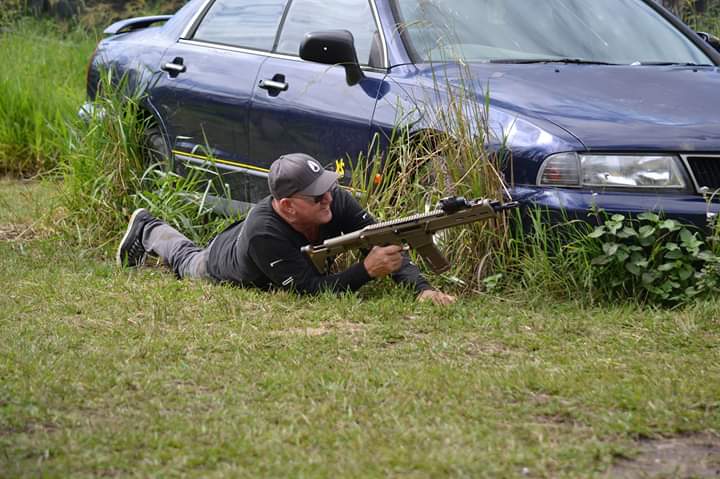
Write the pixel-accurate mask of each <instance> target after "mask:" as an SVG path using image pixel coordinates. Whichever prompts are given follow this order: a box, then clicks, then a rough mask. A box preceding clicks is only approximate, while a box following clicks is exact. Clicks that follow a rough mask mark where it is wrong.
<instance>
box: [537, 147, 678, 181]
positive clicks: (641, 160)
mask: <svg viewBox="0 0 720 479" xmlns="http://www.w3.org/2000/svg"><path fill="white" fill-rule="evenodd" d="M538 184H539V185H541V186H565V187H583V186H584V187H596V188H661V189H674V190H684V189H686V187H687V184H688V183H687V180H686V178H685V173H684V170H683V167H682V165H681V163H680V159H679V158H678V157H676V156H672V155H582V154H577V153H572V152H571V153H558V154H556V155H551V156H549V157H548V158H547V159H546V160H545V162H544V163H543V165H542V167H541V168H540V173H539V174H538Z"/></svg>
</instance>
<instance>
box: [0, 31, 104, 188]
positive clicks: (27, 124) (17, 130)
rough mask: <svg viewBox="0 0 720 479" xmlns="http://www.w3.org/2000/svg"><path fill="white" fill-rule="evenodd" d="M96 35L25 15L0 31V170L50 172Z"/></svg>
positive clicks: (78, 101)
mask: <svg viewBox="0 0 720 479" xmlns="http://www.w3.org/2000/svg"><path fill="white" fill-rule="evenodd" d="M94 45H95V38H94V37H92V36H91V35H89V34H87V33H85V32H84V31H82V30H79V29H73V30H71V31H69V32H63V31H62V30H61V29H60V28H59V27H58V26H56V25H55V24H53V23H51V22H49V21H47V22H45V21H37V20H32V19H23V20H21V21H17V22H15V23H12V24H11V25H9V26H7V27H5V28H3V29H0V46H1V47H0V61H1V62H2V65H3V68H1V69H0V174H12V175H19V176H32V175H35V174H37V173H42V172H48V171H51V170H53V169H54V168H55V167H56V166H57V165H58V162H59V160H60V157H61V155H62V152H63V150H64V149H65V143H66V142H67V140H68V136H69V135H70V129H69V125H70V124H71V123H72V122H73V120H74V118H75V117H76V115H77V111H78V108H79V107H80V105H82V103H83V101H84V97H85V75H84V73H85V68H86V66H87V63H88V59H89V57H90V54H91V52H92V50H93V48H94Z"/></svg>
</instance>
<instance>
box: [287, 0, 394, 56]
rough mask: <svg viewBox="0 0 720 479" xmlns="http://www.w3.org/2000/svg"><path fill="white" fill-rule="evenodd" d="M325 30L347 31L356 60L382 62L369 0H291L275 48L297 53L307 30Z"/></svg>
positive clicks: (288, 52)
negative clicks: (353, 40)
mask: <svg viewBox="0 0 720 479" xmlns="http://www.w3.org/2000/svg"><path fill="white" fill-rule="evenodd" d="M324 30H349V31H350V33H352V34H353V37H354V38H355V49H356V50H357V55H358V61H359V62H360V63H361V64H362V65H373V66H380V65H381V63H382V61H381V60H380V58H379V57H380V55H381V52H380V48H381V47H380V36H379V33H378V28H377V25H376V24H375V18H374V17H373V13H372V10H371V9H370V2H369V1H368V0H332V1H331V2H328V1H327V0H293V2H292V4H291V5H290V10H289V11H288V14H287V18H286V19H285V23H284V24H283V27H282V32H281V33H280V39H279V42H278V46H277V48H276V51H277V52H278V53H285V54H290V55H298V51H299V49H300V44H301V43H302V41H303V38H304V37H305V34H306V33H310V32H318V31H324Z"/></svg>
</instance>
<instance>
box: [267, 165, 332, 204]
mask: <svg viewBox="0 0 720 479" xmlns="http://www.w3.org/2000/svg"><path fill="white" fill-rule="evenodd" d="M337 180H338V174H337V173H333V172H332V171H328V170H326V169H324V168H323V167H322V166H320V163H318V161H317V160H316V159H315V158H313V157H312V156H310V155H306V154H305V153H291V154H288V155H283V156H281V157H280V158H278V159H277V160H275V161H273V164H272V165H270V174H269V175H268V186H269V187H270V193H272V196H273V198H275V199H276V200H279V199H282V198H289V197H291V196H292V195H296V194H300V195H307V196H317V195H322V194H323V193H325V192H326V191H328V190H330V188H331V187H332V186H333V185H334V184H335V182H337Z"/></svg>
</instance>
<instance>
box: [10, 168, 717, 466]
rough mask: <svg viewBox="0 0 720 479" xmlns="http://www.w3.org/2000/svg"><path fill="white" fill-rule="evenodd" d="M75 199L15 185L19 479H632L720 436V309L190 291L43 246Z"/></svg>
mask: <svg viewBox="0 0 720 479" xmlns="http://www.w3.org/2000/svg"><path fill="white" fill-rule="evenodd" d="M56 192H57V187H56V186H55V185H53V184H41V183H21V182H18V181H14V180H5V181H3V182H2V183H0V235H2V237H1V238H2V240H1V241H0V284H2V285H3V290H4V291H3V294H2V295H0V311H1V312H2V313H0V335H1V336H2V340H1V341H0V476H2V477H96V476H131V477H148V476H154V477H181V476H182V477H263V476H264V477H268V476H270V477H387V476H393V477H397V476H402V477H440V476H456V477H568V478H570V477H572V478H576V477H612V476H614V474H613V473H612V471H613V470H611V469H609V468H610V467H611V465H612V464H613V463H614V462H617V461H619V460H620V458H623V457H629V458H632V457H634V455H635V454H637V453H638V451H639V450H640V449H639V448H640V446H641V443H640V442H638V441H639V440H640V439H643V438H645V439H647V438H660V437H687V435H688V434H691V433H696V432H703V431H704V432H705V433H706V434H710V437H714V436H713V435H714V434H717V433H718V432H719V431H720V402H719V401H718V398H720V379H719V378H720V363H719V361H718V358H720V355H719V352H720V351H719V349H720V327H719V326H720V314H719V313H720V303H719V302H716V301H712V302H698V303H695V304H694V305H693V306H692V307H687V308H685V309H682V310H665V311H661V310H652V309H640V308H638V307H633V306H627V305H626V306H617V307H612V306H608V307H604V308H588V307H584V306H582V305H580V304H575V303H572V302H562V303H556V302H553V301H552V300H551V299H550V298H546V299H545V301H542V302H539V301H528V297H526V296H525V295H524V294H523V293H522V292H518V293H515V294H513V296H512V297H501V296H473V297H467V298H464V299H463V300H462V301H461V302H460V303H459V304H457V305H455V306H453V307H450V308H447V309H442V308H439V307H433V306H429V305H419V304H416V303H415V302H413V301H412V298H411V297H410V296H408V295H407V294H405V293H404V292H403V291H400V290H398V289H395V288H394V287H392V286H388V287H384V286H383V287H375V288H373V289H371V290H368V291H362V292H361V293H360V294H359V295H358V296H355V295H348V296H344V297H340V298H338V299H336V298H332V297H320V298H302V299H301V298H297V297H294V296H291V295H287V294H267V293H260V292H255V291H249V290H240V289H235V288H231V287H225V286H218V285H212V284H206V283H197V282H187V281H182V282H181V281H177V280H176V279H174V277H173V276H172V274H171V273H169V272H168V271H165V270H164V269H162V268H155V267H146V268H143V269H141V270H137V271H130V270H121V269H118V268H116V267H115V266H114V264H112V262H111V261H110V260H107V259H102V258H100V257H98V256H93V255H90V254H88V253H83V251H77V250H75V249H73V248H72V247H69V246H68V245H67V244H65V243H63V242H62V241H61V240H60V239H59V238H56V237H54V236H53V235H52V232H51V231H46V230H43V228H42V227H41V226H40V225H41V224H48V221H49V223H50V224H51V223H52V219H51V218H50V219H48V218H45V219H44V220H43V221H42V222H38V218H39V217H41V216H42V215H43V214H45V212H46V211H49V210H50V206H51V205H52V204H53V202H54V196H55V195H56ZM528 296H532V295H528ZM719 450H720V449H719ZM716 459H718V460H720V456H719V457H717V458H716ZM623 477H626V476H623ZM627 477H648V476H642V475H638V476H627ZM650 477H692V476H676V475H673V474H670V475H667V476H650ZM697 477H700V476H697ZM703 477H704V476H703ZM707 477H713V476H707Z"/></svg>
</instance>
